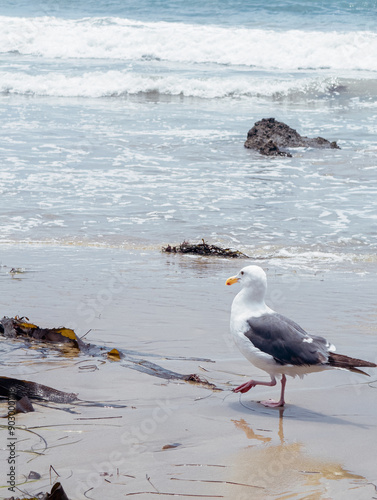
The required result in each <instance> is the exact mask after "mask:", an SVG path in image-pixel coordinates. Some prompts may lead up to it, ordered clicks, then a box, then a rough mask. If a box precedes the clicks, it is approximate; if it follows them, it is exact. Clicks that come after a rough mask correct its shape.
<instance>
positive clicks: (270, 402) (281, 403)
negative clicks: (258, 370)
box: [261, 374, 287, 408]
mask: <svg viewBox="0 0 377 500" xmlns="http://www.w3.org/2000/svg"><path fill="white" fill-rule="evenodd" d="M275 383H276V382H275ZM286 383H287V379H286V376H285V375H284V374H283V375H282V376H281V393H280V400H279V401H273V400H272V399H269V400H268V401H261V403H262V405H264V406H268V407H269V408H276V407H278V406H284V404H285V401H284V391H285V384H286Z"/></svg>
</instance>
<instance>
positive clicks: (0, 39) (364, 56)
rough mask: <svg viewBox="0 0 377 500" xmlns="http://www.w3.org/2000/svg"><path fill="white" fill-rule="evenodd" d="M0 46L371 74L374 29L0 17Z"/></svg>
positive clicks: (376, 47) (375, 65) (40, 52)
mask: <svg viewBox="0 0 377 500" xmlns="http://www.w3.org/2000/svg"><path fill="white" fill-rule="evenodd" d="M0 47H1V48H2V49H1V50H2V52H14V53H19V54H28V55H36V56H42V57H45V58H62V59H66V58H94V59H107V60H111V59H119V60H124V61H130V60H143V59H156V60H164V61H171V62H184V63H216V64H225V65H246V66H251V67H256V68H260V69H271V68H274V69H281V70H294V69H300V68H301V69H302V68H311V69H313V68H317V69H318V68H330V69H337V70H340V69H348V70H369V71H377V58H376V57H375V54H376V53H377V34H376V33H374V32H371V31H351V32H340V31H338V32H337V31H331V32H320V31H302V30H299V29H298V30H287V31H273V30H268V29H267V30H266V29H248V28H234V27H232V28H225V27H219V26H208V25H206V26H202V25H191V24H185V23H173V22H172V23H167V22H149V23H143V22H138V21H132V20H128V19H121V18H85V19H79V20H72V19H58V18H53V17H39V18H12V17H5V16H0Z"/></svg>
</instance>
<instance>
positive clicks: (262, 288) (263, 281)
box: [225, 266, 267, 300]
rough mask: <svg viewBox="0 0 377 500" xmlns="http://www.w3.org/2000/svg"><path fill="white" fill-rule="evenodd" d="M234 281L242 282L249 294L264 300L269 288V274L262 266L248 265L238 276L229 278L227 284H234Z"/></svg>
mask: <svg viewBox="0 0 377 500" xmlns="http://www.w3.org/2000/svg"><path fill="white" fill-rule="evenodd" d="M234 283H240V285H241V286H242V288H245V291H247V293H248V295H252V296H253V298H254V299H257V300H264V297H265V295H266V290H267V276H266V273H265V272H264V271H263V269H262V268H261V267H259V266H246V267H244V268H242V269H241V271H240V272H239V273H238V274H236V276H232V277H231V278H228V279H227V280H226V283H225V284H226V285H233V284H234Z"/></svg>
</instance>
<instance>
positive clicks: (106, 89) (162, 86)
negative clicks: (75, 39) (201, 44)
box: [0, 70, 341, 99]
mask: <svg viewBox="0 0 377 500" xmlns="http://www.w3.org/2000/svg"><path fill="white" fill-rule="evenodd" d="M340 85H341V83H340V81H339V79H337V78H335V77H323V78H318V77H316V78H313V79H311V78H301V79H297V80H294V79H291V78H290V79H288V78H284V77H283V78H276V79H271V78H258V77H251V76H250V77H248V78H247V77H238V78H237V77H235V76H234V75H232V76H228V77H210V76H209V77H207V78H201V77H199V78H198V77H184V76H179V75H174V76H172V75H167V74H165V75H148V74H141V73H134V72H132V71H130V70H123V71H117V70H110V71H93V72H86V73H84V74H83V75H79V76H70V75H66V74H64V73H62V72H60V73H59V72H49V73H41V74H38V75H33V74H28V73H26V72H9V71H0V92H1V93H5V94H7V93H9V94H23V95H40V96H53V97H94V98H96V97H122V96H125V95H135V94H139V93H156V94H165V95H171V96H174V95H175V96H178V95H183V96H188V97H199V98H207V99H213V98H223V97H229V96H231V97H258V98H259V97H274V98H281V97H284V96H297V97H300V96H302V97H306V98H308V97H309V98H310V97H311V96H312V97H318V96H320V95H324V96H326V95H331V94H332V93H333V91H334V89H336V88H337V87H338V86H340Z"/></svg>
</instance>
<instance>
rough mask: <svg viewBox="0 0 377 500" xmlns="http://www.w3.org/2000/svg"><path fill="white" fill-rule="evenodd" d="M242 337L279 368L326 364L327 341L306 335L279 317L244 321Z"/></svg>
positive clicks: (271, 315)
mask: <svg viewBox="0 0 377 500" xmlns="http://www.w3.org/2000/svg"><path fill="white" fill-rule="evenodd" d="M248 325H249V330H248V331H247V332H245V333H244V335H245V336H246V337H247V338H248V339H249V340H250V342H252V344H253V345H254V346H255V347H257V348H258V349H260V350H261V351H263V352H265V353H267V354H270V355H271V356H272V357H273V358H274V359H275V361H276V362H277V363H280V364H282V365H285V364H291V365H317V364H323V363H326V362H327V359H328V345H329V344H328V342H327V340H326V339H324V338H323V337H315V336H312V335H309V334H308V333H306V331H305V330H304V329H303V328H301V326H299V325H298V324H297V323H295V322H294V321H292V320H290V319H289V318H286V317H285V316H283V315H282V314H277V313H272V314H263V315H262V316H260V317H259V318H250V319H249V320H248Z"/></svg>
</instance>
